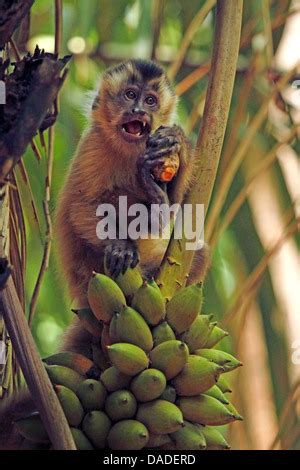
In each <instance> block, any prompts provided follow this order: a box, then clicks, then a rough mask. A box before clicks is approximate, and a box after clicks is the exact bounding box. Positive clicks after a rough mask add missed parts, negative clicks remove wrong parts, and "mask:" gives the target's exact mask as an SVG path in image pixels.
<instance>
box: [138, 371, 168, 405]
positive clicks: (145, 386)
mask: <svg viewBox="0 0 300 470" xmlns="http://www.w3.org/2000/svg"><path fill="white" fill-rule="evenodd" d="M166 385H167V381H166V377H165V376H164V374H163V373H162V372H161V371H160V370H157V369H147V370H143V372H141V373H140V374H139V375H137V376H136V377H135V378H134V379H133V380H132V382H131V384H130V390H131V391H132V393H133V394H134V396H135V398H136V399H137V400H138V401H141V402H145V401H150V400H155V398H158V397H159V396H160V395H161V394H162V393H163V391H164V390H165V388H166Z"/></svg>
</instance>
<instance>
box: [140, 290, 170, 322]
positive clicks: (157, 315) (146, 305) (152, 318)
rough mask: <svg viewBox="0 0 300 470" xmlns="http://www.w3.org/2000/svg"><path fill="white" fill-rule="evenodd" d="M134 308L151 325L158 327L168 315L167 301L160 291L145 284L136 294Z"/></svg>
mask: <svg viewBox="0 0 300 470" xmlns="http://www.w3.org/2000/svg"><path fill="white" fill-rule="evenodd" d="M132 307H133V308H135V309H136V310H137V311H138V312H140V314H141V315H142V316H143V317H144V319H145V320H146V322H147V323H148V324H149V325H157V324H158V323H159V322H160V321H161V320H163V318H164V317H165V315H166V301H165V298H164V296H163V295H162V293H161V291H160V289H157V288H156V287H153V286H152V285H151V284H149V282H144V283H143V285H142V286H141V287H140V288H139V290H138V291H137V292H136V293H135V294H134V297H133V299H132Z"/></svg>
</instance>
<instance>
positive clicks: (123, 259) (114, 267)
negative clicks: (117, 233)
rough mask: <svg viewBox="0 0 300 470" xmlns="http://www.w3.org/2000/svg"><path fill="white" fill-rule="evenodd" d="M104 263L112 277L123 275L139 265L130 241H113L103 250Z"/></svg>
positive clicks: (134, 248) (133, 245) (135, 249)
mask: <svg viewBox="0 0 300 470" xmlns="http://www.w3.org/2000/svg"><path fill="white" fill-rule="evenodd" d="M104 262H105V264H106V268H107V269H108V271H109V272H110V274H111V276H112V277H117V276H118V275H119V274H120V273H121V272H122V273H123V274H124V273H125V271H126V270H127V269H128V268H135V266H136V265H137V264H138V263H139V254H138V251H137V247H136V245H135V243H134V242H133V241H131V240H113V241H112V242H111V243H110V244H109V245H107V246H106V248H105V250H104Z"/></svg>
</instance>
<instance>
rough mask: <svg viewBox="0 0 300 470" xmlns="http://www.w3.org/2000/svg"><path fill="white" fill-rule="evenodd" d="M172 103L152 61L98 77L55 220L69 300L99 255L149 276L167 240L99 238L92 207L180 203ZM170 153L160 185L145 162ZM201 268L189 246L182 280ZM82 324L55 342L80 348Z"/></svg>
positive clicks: (184, 152)
mask: <svg viewBox="0 0 300 470" xmlns="http://www.w3.org/2000/svg"><path fill="white" fill-rule="evenodd" d="M176 104H177V98H176V95H175V92H174V89H173V88H172V86H171V84H170V82H169V80H168V78H167V76H166V74H165V72H164V70H163V69H162V68H161V67H160V66H159V65H158V64H156V63H154V62H150V61H144V60H129V61H127V62H124V63H121V64H119V65H117V66H115V67H112V68H110V69H108V70H107V71H106V72H105V73H104V74H103V76H102V80H101V85H100V89H99V91H98V93H97V96H96V98H95V100H94V103H93V107H92V112H91V119H90V126H89V128H88V129H87V131H86V132H85V134H84V136H83V137H82V139H81V141H80V142H79V145H78V149H77V151H76V154H75V156H74V159H73V161H72V164H71V167H70V170H69V173H68V176H67V180H66V182H65V184H64V186H63V189H62V191H61V194H60V198H59V204H58V210H57V216H56V223H55V238H56V240H57V249H58V255H59V260H60V265H61V269H62V272H63V278H64V279H65V280H66V283H67V285H68V287H69V292H70V295H71V298H72V299H73V301H74V303H75V306H76V307H84V306H86V305H87V285H88V281H89V278H90V277H91V274H92V272H93V271H96V272H104V257H105V259H106V262H107V266H108V269H109V271H110V273H111V275H112V277H116V276H117V275H118V274H119V273H120V272H123V273H124V272H125V271H126V269H127V268H129V267H132V268H133V267H135V266H137V265H138V264H139V266H140V268H141V271H142V274H143V276H144V277H148V276H153V275H155V273H156V272H157V270H158V268H159V266H160V264H161V261H162V259H163V257H164V254H165V251H166V248H167V245H168V240H166V239H162V238H159V239H150V238H148V239H139V240H131V239H130V238H127V239H121V238H120V239H118V238H117V239H114V240H101V239H99V238H98V237H97V234H96V226H97V223H98V221H99V218H98V217H97V215H96V210H97V207H98V206H99V205H100V204H107V203H108V204H113V205H114V206H115V207H116V208H117V206H118V201H119V197H120V196H127V204H128V207H129V206H130V205H132V204H135V203H141V204H144V205H145V206H146V207H148V208H150V207H151V205H152V204H162V203H167V204H174V203H178V204H181V203H182V201H183V198H184V196H185V195H186V193H187V191H188V190H189V189H190V187H191V184H192V182H193V176H194V158H193V149H192V146H191V144H190V143H189V141H188V140H187V138H186V136H185V134H184V132H183V130H182V129H181V128H180V127H179V126H177V125H175V124H174V123H173V120H174V117H175V111H176ZM174 154H177V155H178V156H179V163H180V164H179V169H178V172H177V174H176V176H175V177H174V178H173V180H172V181H171V182H169V183H167V184H160V183H159V182H157V181H156V180H155V178H154V177H153V169H154V168H155V167H157V165H160V164H163V163H164V161H165V159H166V158H168V157H170V156H172V155H174ZM149 210H150V209H149ZM206 267H207V256H206V252H205V250H198V251H196V256H195V258H194V263H193V267H192V271H191V274H190V278H189V282H192V281H193V279H195V278H198V277H201V275H203V274H204V271H205V269H206ZM82 330H83V329H82V328H81V327H79V326H78V324H77V322H76V321H75V322H73V324H72V325H71V327H69V329H68V331H67V333H66V335H65V337H64V341H63V345H62V347H61V349H62V350H73V351H76V352H81V353H85V352H86V347H87V345H88V344H89V341H91V338H90V336H89V334H88V333H86V332H83V331H82ZM24 403H25V401H24ZM17 408H18V410H20V408H22V405H21V404H19V405H18V406H17ZM23 408H24V412H25V408H26V407H25V405H24V406H23ZM0 419H1V418H0Z"/></svg>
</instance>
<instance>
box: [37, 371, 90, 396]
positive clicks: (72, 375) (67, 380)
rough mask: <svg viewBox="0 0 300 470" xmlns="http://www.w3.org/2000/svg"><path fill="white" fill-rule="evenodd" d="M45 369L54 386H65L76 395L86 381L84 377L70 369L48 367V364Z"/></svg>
mask: <svg viewBox="0 0 300 470" xmlns="http://www.w3.org/2000/svg"><path fill="white" fill-rule="evenodd" d="M45 368H46V371H47V373H48V375H49V378H50V380H51V382H52V383H53V384H54V385H64V386H65V387H67V388H70V389H71V390H72V391H73V392H75V393H76V392H77V389H78V387H79V384H80V383H81V382H82V381H83V380H84V377H83V376H82V375H80V374H78V372H76V371H75V370H73V369H70V368H69V367H65V366H56V365H52V366H48V364H45Z"/></svg>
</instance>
